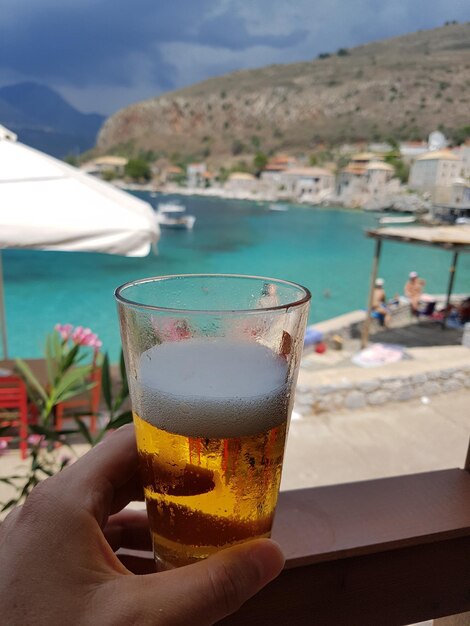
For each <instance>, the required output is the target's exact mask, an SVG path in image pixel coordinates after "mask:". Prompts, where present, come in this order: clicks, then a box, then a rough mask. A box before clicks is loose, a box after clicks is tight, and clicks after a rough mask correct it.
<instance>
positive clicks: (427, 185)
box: [408, 149, 463, 204]
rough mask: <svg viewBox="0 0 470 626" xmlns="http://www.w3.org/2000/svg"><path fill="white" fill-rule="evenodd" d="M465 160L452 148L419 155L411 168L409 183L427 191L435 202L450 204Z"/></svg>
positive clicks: (424, 191) (421, 190) (415, 187)
mask: <svg viewBox="0 0 470 626" xmlns="http://www.w3.org/2000/svg"><path fill="white" fill-rule="evenodd" d="M462 170H463V162H462V161H461V160H460V158H459V157H458V156H457V155H456V154H454V153H453V152H451V151H450V150H447V149H444V150H434V151H432V152H427V153H426V154H423V155H421V156H419V157H417V158H416V159H415V160H414V162H413V164H412V166H411V170H410V178H409V181H408V185H409V187H410V188H411V189H414V190H416V191H420V192H421V193H426V194H428V196H429V199H430V200H431V202H433V203H435V204H449V203H450V201H451V198H452V186H453V184H454V181H455V179H456V178H459V177H460V176H461V175H462Z"/></svg>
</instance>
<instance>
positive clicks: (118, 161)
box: [80, 155, 129, 178]
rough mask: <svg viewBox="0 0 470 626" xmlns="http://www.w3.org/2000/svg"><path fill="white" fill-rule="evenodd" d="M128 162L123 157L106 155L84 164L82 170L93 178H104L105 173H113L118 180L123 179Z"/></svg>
mask: <svg viewBox="0 0 470 626" xmlns="http://www.w3.org/2000/svg"><path fill="white" fill-rule="evenodd" d="M128 160H129V159H126V158H125V157H121V156H114V155H105V156H102V157H97V158H96V159H92V160H91V161H87V162H86V163H83V165H82V166H81V167H80V169H81V170H83V171H84V172H86V173H87V174H92V175H93V176H102V175H103V172H112V173H113V174H114V175H115V176H116V178H122V177H123V176H124V168H125V167H126V165H127V162H128Z"/></svg>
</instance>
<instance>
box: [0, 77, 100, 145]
mask: <svg viewBox="0 0 470 626" xmlns="http://www.w3.org/2000/svg"><path fill="white" fill-rule="evenodd" d="M104 119H105V118H104V116H102V115H98V114H97V113H81V112H80V111H78V110H77V109H75V108H74V107H73V106H71V105H70V104H69V103H68V102H66V101H65V100H64V98H62V96H60V95H59V94H58V93H57V92H56V91H54V90H52V89H50V88H49V87H46V86H44V85H39V84H37V83H19V84H16V85H9V86H6V87H0V124H2V125H3V126H6V127H7V128H9V129H10V130H13V131H14V132H15V133H17V134H18V138H19V140H20V141H22V142H23V143H26V144H28V145H30V146H33V147H34V148H38V149H39V150H43V151H44V152H47V153H48V154H52V155H53V156H56V157H64V156H66V155H67V154H71V153H77V152H83V151H85V150H88V149H89V148H92V147H93V146H94V144H95V141H96V136H97V134H98V131H99V129H100V127H101V125H102V123H103V121H104Z"/></svg>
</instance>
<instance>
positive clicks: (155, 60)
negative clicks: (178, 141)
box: [0, 0, 470, 114]
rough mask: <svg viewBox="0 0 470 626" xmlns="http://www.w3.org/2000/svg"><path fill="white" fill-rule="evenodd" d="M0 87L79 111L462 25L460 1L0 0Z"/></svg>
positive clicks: (464, 1) (465, 0)
mask: <svg viewBox="0 0 470 626" xmlns="http://www.w3.org/2000/svg"><path fill="white" fill-rule="evenodd" d="M1 6H2V8H1V11H0V85H6V84H11V83H15V82H20V81H24V80H34V81H36V82H39V83H42V84H46V85H48V86H50V87H53V88H55V89H57V90H58V91H59V92H60V93H61V94H62V95H63V96H64V97H65V98H67V99H68V100H69V102H71V103H72V104H74V105H75V106H76V107H77V108H79V109H80V110H82V111H86V112H89V111H96V112H99V113H104V114H109V113H112V112H114V111H116V110H117V109H119V108H121V107H123V106H126V105H127V104H130V103H132V102H137V101H139V100H142V99H144V98H148V97H151V96H155V95H158V94H160V93H163V92H165V91H169V90H173V89H176V88H178V87H182V86H185V85H189V84H192V83H194V82H197V81H200V80H203V79H205V78H209V77H211V76H217V75H220V74H224V73H227V72H230V71H233V70H236V69H242V68H252V67H260V66H263V65H268V64H271V63H289V62H294V61H301V60H308V59H312V58H314V57H316V56H317V55H318V53H319V52H324V51H336V50H337V49H338V48H340V47H351V46H355V45H358V44H361V43H366V42H369V41H374V40H377V39H383V38H386V37H393V36H395V35H400V34H405V33H408V32H412V31H415V30H418V29H425V28H433V27H436V26H440V25H442V24H443V23H444V22H445V21H447V20H458V21H460V22H465V21H468V20H470V2H469V0H322V1H320V0H132V1H126V0H1Z"/></svg>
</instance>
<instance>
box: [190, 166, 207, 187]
mask: <svg viewBox="0 0 470 626" xmlns="http://www.w3.org/2000/svg"><path fill="white" fill-rule="evenodd" d="M206 173H207V166H206V164H205V163H190V164H189V165H188V167H187V170H186V175H187V180H188V187H205V186H206Z"/></svg>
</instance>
